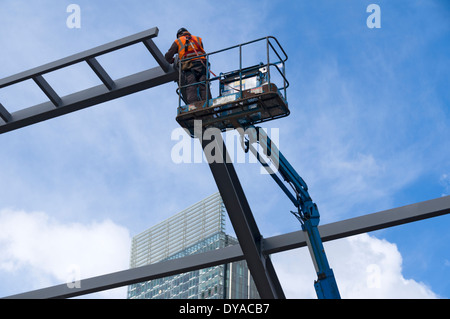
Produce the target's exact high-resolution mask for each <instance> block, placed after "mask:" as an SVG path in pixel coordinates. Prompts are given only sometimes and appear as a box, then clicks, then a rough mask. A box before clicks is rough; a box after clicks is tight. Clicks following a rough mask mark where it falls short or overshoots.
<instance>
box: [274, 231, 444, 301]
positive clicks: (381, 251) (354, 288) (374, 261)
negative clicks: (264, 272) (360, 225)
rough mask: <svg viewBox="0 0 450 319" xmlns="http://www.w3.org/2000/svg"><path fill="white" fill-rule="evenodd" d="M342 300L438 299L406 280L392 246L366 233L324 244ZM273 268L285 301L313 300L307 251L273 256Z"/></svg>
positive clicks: (400, 258)
mask: <svg viewBox="0 0 450 319" xmlns="http://www.w3.org/2000/svg"><path fill="white" fill-rule="evenodd" d="M325 250H326V252H327V256H328V259H329V262H330V265H331V267H332V268H333V271H334V274H335V277H336V281H337V283H338V287H339V290H340V293H341V297H342V298H364V299H365V298H370V299H372V298H386V299H395V298H412V299H414V298H437V297H438V296H437V295H436V294H435V293H434V292H433V291H431V290H430V288H429V287H427V286H426V285H425V284H423V283H421V282H417V281H415V280H413V279H406V278H404V276H403V274H402V256H401V254H400V252H399V251H398V249H397V246H396V245H395V244H392V243H390V242H388V241H386V240H383V239H378V238H375V237H372V236H369V235H367V234H362V235H358V236H353V237H349V238H345V239H342V240H336V241H333V242H328V243H325ZM272 258H273V261H274V265H275V268H276V270H277V273H278V276H279V278H280V281H281V284H282V286H283V288H284V291H285V294H286V296H287V297H288V298H316V294H315V291H314V286H313V284H314V280H315V279H317V276H316V274H315V271H314V267H313V265H312V261H311V257H310V256H309V253H308V250H307V249H306V248H304V249H298V250H295V251H292V252H287V253H282V254H277V255H274V256H273V257H272Z"/></svg>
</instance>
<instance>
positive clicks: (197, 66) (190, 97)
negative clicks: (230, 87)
mask: <svg viewBox="0 0 450 319" xmlns="http://www.w3.org/2000/svg"><path fill="white" fill-rule="evenodd" d="M206 72H207V70H206V67H205V66H204V65H203V63H202V62H199V61H194V65H193V67H192V68H191V69H189V70H187V71H184V81H183V82H184V83H183V84H182V85H183V86H186V85H187V87H186V91H185V92H186V95H185V96H184V98H185V100H186V102H187V103H188V104H191V103H194V102H196V101H204V100H206V83H205V81H206ZM198 82H203V83H200V84H196V85H190V84H194V83H198ZM208 87H209V85H208ZM210 98H211V91H209V93H208V99H210Z"/></svg>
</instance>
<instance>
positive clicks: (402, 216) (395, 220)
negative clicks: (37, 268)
mask: <svg viewBox="0 0 450 319" xmlns="http://www.w3.org/2000/svg"><path fill="white" fill-rule="evenodd" d="M446 214H450V196H446V197H440V198H436V199H432V200H428V201H425V202H420V203H416V204H411V205H407V206H403V207H398V208H393V209H388V210H385V211H381V212H377V213H372V214H368V215H363V216H359V217H354V218H350V219H347V220H342V221H339V222H335V223H331V224H325V225H322V226H319V231H320V234H321V237H322V240H323V241H324V242H326V241H330V240H335V239H340V238H345V237H348V236H353V235H357V234H362V233H365V232H370V231H375V230H379V229H384V228H388V227H394V226H398V225H403V224H406V223H411V222H415V221H420V220H423V219H426V218H433V217H438V216H442V215H446ZM305 246H306V239H305V234H304V232H303V231H302V230H299V231H295V232H291V233H287V234H282V235H278V236H274V237H270V238H265V239H263V253H264V254H266V255H269V254H275V253H280V252H283V251H288V250H292V249H297V248H300V247H305ZM243 259H245V256H244V254H243V252H242V249H241V247H240V245H239V244H237V245H234V246H228V247H225V248H220V249H216V250H212V251H208V252H204V253H200V254H194V255H190V256H186V257H182V258H177V259H171V260H166V261H161V262H159V263H155V264H150V265H146V266H141V267H138V268H132V269H127V270H122V271H119V272H115V273H111V274H106V275H101V276H98V277H93V278H87V279H83V280H81V281H80V284H79V287H71V286H70V285H68V284H61V285H57V286H53V287H47V288H42V289H38V290H34V291H29V292H24V293H20V294H17V295H12V296H8V297H6V298H11V299H20V298H25V299H34V298H36V299H46V298H71V297H77V296H82V295H86V294H89V293H94V292H99V291H103V290H108V289H112V288H118V287H122V286H126V285H131V284H137V283H140V282H144V281H147V280H153V279H158V278H163V277H166V276H171V275H176V274H181V273H185V272H188V271H193V270H198V269H203V268H206V267H213V266H218V265H223V264H226V263H230V262H235V261H239V260H243Z"/></svg>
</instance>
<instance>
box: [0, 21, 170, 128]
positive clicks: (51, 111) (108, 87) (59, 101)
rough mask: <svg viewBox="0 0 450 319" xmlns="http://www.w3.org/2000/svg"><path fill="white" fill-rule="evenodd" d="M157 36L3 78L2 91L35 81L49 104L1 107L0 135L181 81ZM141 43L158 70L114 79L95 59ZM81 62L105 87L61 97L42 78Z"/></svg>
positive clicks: (123, 42) (124, 40)
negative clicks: (17, 84)
mask: <svg viewBox="0 0 450 319" xmlns="http://www.w3.org/2000/svg"><path fill="white" fill-rule="evenodd" d="M157 35H158V28H152V29H149V30H146V31H143V32H140V33H137V34H134V35H131V36H129V37H125V38H122V39H119V40H116V41H113V42H110V43H107V44H104V45H101V46H99V47H96V48H93V49H91V50H87V51H84V52H81V53H78V54H75V55H72V56H69V57H67V58H64V59H61V60H58V61H55V62H52V63H48V64H45V65H43V66H40V67H37V68H34V69H31V70H28V71H25V72H21V73H19V74H16V75H13V76H10V77H7V78H4V79H1V80H0V88H2V87H5V86H9V85H13V84H15V83H18V82H21V81H25V80H28V79H32V80H33V81H34V82H36V84H37V85H38V86H39V88H40V89H41V90H42V91H43V92H44V93H45V95H46V96H47V97H48V98H49V100H50V101H48V102H44V103H41V104H38V105H34V106H31V107H28V108H24V109H21V110H18V111H16V112H11V113H10V112H9V111H8V110H7V108H6V107H5V106H3V105H0V134H1V133H5V132H9V131H12V130H15V129H18V128H22V127H24V126H27V125H32V124H35V123H38V122H41V121H45V120H48V119H51V118H54V117H57V116H61V115H64V114H68V113H70V112H74V111H78V110H81V109H83V108H86V107H90V106H94V105H97V104H100V103H103V102H106V101H109V100H112V99H116V98H120V97H123V96H125V95H129V94H132V93H136V92H138V91H142V90H145V89H148V88H151V87H154V86H158V85H161V84H164V83H167V82H170V81H176V80H177V78H178V71H176V70H175V69H174V68H173V66H172V65H170V64H169V63H168V62H167V61H166V60H165V59H164V56H163V54H162V53H161V51H160V50H159V49H158V47H157V46H156V45H155V43H154V42H153V41H152V38H153V37H156V36H157ZM139 42H142V43H143V44H144V45H145V46H146V47H147V49H148V50H149V51H150V53H151V55H152V56H153V57H154V58H155V59H156V61H157V62H158V64H159V66H158V67H155V68H152V69H149V70H146V71H143V72H139V73H135V74H132V75H130V76H127V77H124V78H121V79H117V80H113V79H112V78H111V77H110V76H109V74H108V73H107V72H106V70H105V69H104V68H103V67H102V66H101V65H100V63H99V62H98V61H97V59H96V57H98V56H100V55H102V54H106V53H109V52H112V51H115V50H119V49H121V48H123V47H126V46H130V45H133V44H136V43H139ZM79 62H86V63H87V64H88V65H89V66H90V67H91V69H92V70H93V71H94V72H95V74H96V75H97V77H98V78H99V79H100V80H101V81H102V83H103V84H102V85H98V86H95V87H91V88H89V89H86V90H83V91H79V92H76V93H73V94H70V95H67V96H64V97H60V96H59V95H58V94H57V92H55V90H54V89H53V88H52V87H51V86H50V84H49V83H48V82H47V81H46V80H45V79H44V77H43V75H44V74H46V73H50V72H52V71H56V70H59V69H63V68H64V67H67V66H70V65H72V64H76V63H79Z"/></svg>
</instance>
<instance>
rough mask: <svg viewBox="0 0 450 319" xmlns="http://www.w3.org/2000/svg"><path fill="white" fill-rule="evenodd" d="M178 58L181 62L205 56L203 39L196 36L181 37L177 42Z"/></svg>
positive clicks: (202, 58)
mask: <svg viewBox="0 0 450 319" xmlns="http://www.w3.org/2000/svg"><path fill="white" fill-rule="evenodd" d="M176 42H177V45H178V57H179V58H180V60H183V59H188V58H192V57H195V56H197V55H202V54H205V50H204V49H203V44H202V38H200V37H196V36H194V35H187V36H181V37H179V38H178V39H177V40H176ZM200 59H201V60H206V57H204V56H203V57H199V58H194V59H192V60H200Z"/></svg>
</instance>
